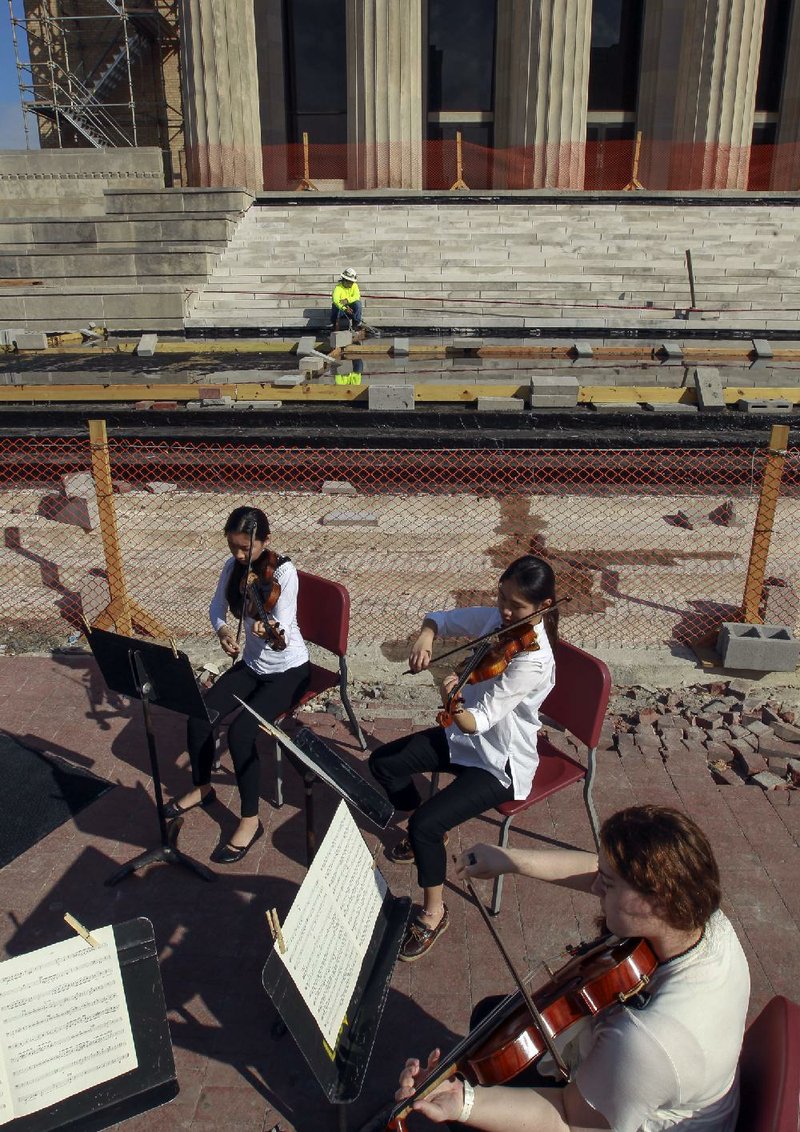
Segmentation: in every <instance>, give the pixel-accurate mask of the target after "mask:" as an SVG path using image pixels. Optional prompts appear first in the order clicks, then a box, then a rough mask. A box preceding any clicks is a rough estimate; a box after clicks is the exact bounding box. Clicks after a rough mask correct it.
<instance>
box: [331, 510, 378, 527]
mask: <svg viewBox="0 0 800 1132" xmlns="http://www.w3.org/2000/svg"><path fill="white" fill-rule="evenodd" d="M321 522H322V524H323V526H326V527H377V525H378V516H377V515H375V514H373V513H372V512H371V511H362V512H359V511H331V512H330V514H328V515H323V516H322V519H321Z"/></svg>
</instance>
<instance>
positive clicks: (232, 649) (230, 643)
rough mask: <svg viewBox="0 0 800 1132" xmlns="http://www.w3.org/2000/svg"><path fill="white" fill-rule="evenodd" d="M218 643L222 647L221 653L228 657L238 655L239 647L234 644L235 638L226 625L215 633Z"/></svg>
mask: <svg viewBox="0 0 800 1132" xmlns="http://www.w3.org/2000/svg"><path fill="white" fill-rule="evenodd" d="M217 636H218V637H219V643H220V644H221V645H222V651H223V652H224V653H227V655H228V656H238V655H239V645H238V644H237V643H236V638H235V637H234V635H233V633H232V632H231V631H230V629H229V628H228V626H227V625H223V626H222V628H221V629H220V630H219V632H218V633H217Z"/></svg>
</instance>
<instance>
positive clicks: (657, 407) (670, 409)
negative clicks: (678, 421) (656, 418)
mask: <svg viewBox="0 0 800 1132" xmlns="http://www.w3.org/2000/svg"><path fill="white" fill-rule="evenodd" d="M643 404H644V407H645V409H649V410H650V412H651V413H696V412H697V405H687V404H686V402H685V401H673V402H672V403H671V404H664V403H663V402H661V401H644V402H643Z"/></svg>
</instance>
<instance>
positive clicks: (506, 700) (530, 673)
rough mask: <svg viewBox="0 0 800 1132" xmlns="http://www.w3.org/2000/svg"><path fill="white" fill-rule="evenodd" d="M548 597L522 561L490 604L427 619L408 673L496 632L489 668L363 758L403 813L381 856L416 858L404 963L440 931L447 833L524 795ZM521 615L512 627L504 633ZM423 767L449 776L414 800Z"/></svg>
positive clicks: (540, 687)
mask: <svg viewBox="0 0 800 1132" xmlns="http://www.w3.org/2000/svg"><path fill="white" fill-rule="evenodd" d="M555 600H556V597H555V577H554V575H553V571H552V569H551V567H550V566H549V564H548V563H547V562H545V561H544V560H543V559H541V558H537V557H535V556H534V555H530V554H529V555H525V556H523V557H522V558H518V559H516V561H514V562H512V563H511V565H510V566H509V567H508V568H507V569H506V570H505V571H504V572H503V574H502V575H501V577H500V581H499V583H498V589H497V605H496V606H495V607H491V606H488V607H484V606H480V607H472V608H466V609H454V610H452V611H449V612H441V613H429V614H427V616H426V617H425V619H424V621H423V624H422V631H421V633H420V634H419V636H418V637H417V639H416V641H415V642H414V644H413V646H412V648H411V655H410V657H409V667H410V668H411V671H412V672H421V671H422V670H423V669H425V668H428V666H429V665H430V663H431V658H432V655H433V643H434V640H435V639H436V638H437V637H468V638H477V637H482V636H483V635H484V634H487V633H491V632H492V631H500V632H498V636H497V640H496V642H495V645H496V647H495V649H493V650H491V655H490V656H489V657H487V659H491V660H496V661H497V663H492V664H490V665H489V666H488V668H487V670H486V671H485V672H483V671H481V669H480V668H476V669H475V670H474V671H473V673H472V675H473V676H475V677H477V679H474V680H471V681H466V682H465V681H464V672H462V673H461V676H460V677H459V675H457V674H456V673H453V674H452V675H450V676H448V677H447V678H446V679H445V680H444V682H443V684H442V698H443V702H444V704H445V708H444V711H443V712H440V714H439V717H438V722H439V726H438V727H432V728H429V729H428V730H426V731H420V732H417V733H416V734H413V735H407V736H405V737H404V738H402V739H397V740H395V741H394V742H391V743H386V744H385V745H384V746H382V747H379V748H378V749H377V750H376V751H374V752H373V754H372V756H371V758H370V770H371V771H372V773H373V775H374V776H375V778H376V779H377V781H378V782H379V783H380V784H381V786H382V787H383V788H384V790H385V791H386V794H387V796H388V798H389V801H390V802H391V803H392V805H393V806H394V808H395V809H396V810H401V811H406V812H408V813H410V815H411V816H410V818H409V820H408V836H407V837H404V838H403V839H402V840H401V841H400V842H399V843H398V844H397V845H395V846H393V847H392V848H391V849H389V850H388V856H389V858H390V859H391V860H394V861H409V862H411V861H415V862H416V867H417V879H418V881H419V884H420V886H421V887H422V890H423V906H422V910H421V911H420V913H419V915H418V916H417V918H416V919H414V920H413V921H412V923H411V925H410V927H409V929H408V932H407V934H406V938H405V940H404V941H403V944H402V947H401V949H400V959H401V960H403V961H404V962H407V963H410V962H413V961H414V960H416V959H419V958H420V957H421V956H422V955H424V954H425V952H426V951H428V949H429V948H430V947H431V946H432V945H433V944H434V943H435V941H436V940H437V939H438V937H439V936H440V935H442V934H443V933H444V932H445V931H446V930H447V927H448V924H449V917H448V912H447V908H446V907H445V904H444V902H443V887H444V881H445V876H446V872H447V856H446V851H445V845H446V843H447V832H448V830H450V829H453V828H454V827H455V826H457V825H460V824H461V823H462V822H464V821H467V820H468V819H469V818H474V817H477V816H478V815H479V814H482V813H485V812H486V810H488V809H491V808H492V807H493V806H497V805H499V804H500V803H501V802H508V801H510V800H511V799H514V798H527V796H528V794H529V793H530V790H531V784H532V782H533V776H534V774H535V773H536V767H537V765H538V761H539V758H538V754H537V750H536V738H537V734H538V732H539V728H540V720H539V708H540V706H541V704H542V702H543V701H544V699H545V698H546V696H547V694H548V693H549V692H550V690H551V689H552V688H553V686H554V684H555V658H554V648H555V644H556V642H557V640H558V610H557V609H552V610H551V609H550V607H551V606H553V605H554V603H555ZM548 611H549V612H548ZM523 619H526V620H525V623H524V624H521V625H520V626H519V627H518V628H509V627H510V626H515V625H516V623H517V622H520V621H522V620H523ZM542 622H544V625H542ZM504 627H505V629H506V630H507V632H506V633H503V632H502V630H503V628H504ZM474 656H475V654H474ZM468 667H469V664H468ZM462 684H463V686H462ZM423 771H446V772H448V773H449V774H452V775H454V778H453V780H452V781H451V782H449V783H448V784H447V786H445V787H444V789H442V790H440V791H439V792H438V793H437V794H436V795H434V797H432V798H429V799H428V800H427V801H426V802H423V803H422V804H420V803H421V799H420V795H419V792H418V791H417V788H416V786H415V785H414V781H413V775H414V774H416V773H419V772H423Z"/></svg>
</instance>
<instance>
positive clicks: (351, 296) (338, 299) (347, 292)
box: [331, 283, 361, 311]
mask: <svg viewBox="0 0 800 1132" xmlns="http://www.w3.org/2000/svg"><path fill="white" fill-rule="evenodd" d="M331 297H332V299H333V305H334V306H335V307H338V308H339V310H340V311H341V310H344V308H345V307H351V306H352V305H353V303H355V302H357V301H358V300H359V299H360V298H361V292H360V291H359V289H358V283H351V284H350V286H349V287H345V285H344V283H337V284H336V286H335V287H334V288H333V295H332V296H331Z"/></svg>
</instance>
